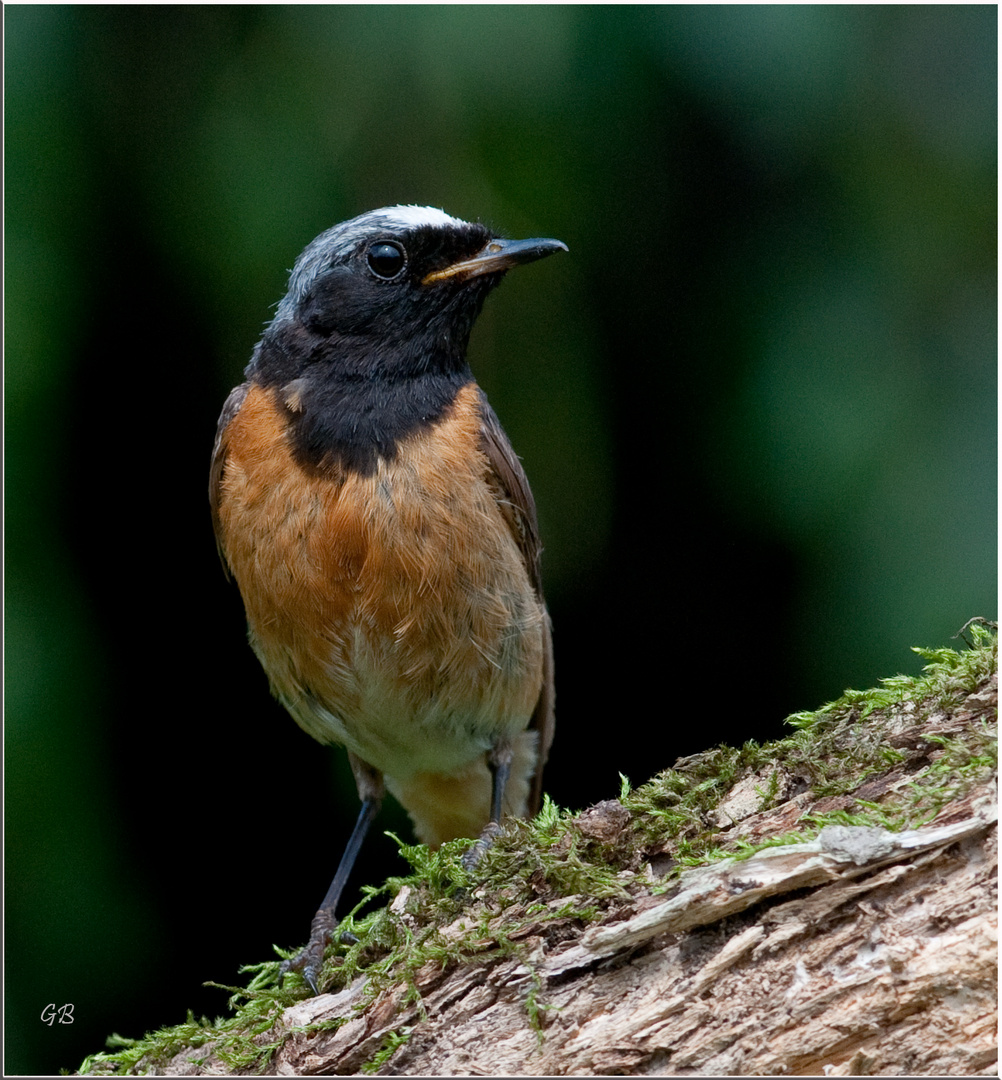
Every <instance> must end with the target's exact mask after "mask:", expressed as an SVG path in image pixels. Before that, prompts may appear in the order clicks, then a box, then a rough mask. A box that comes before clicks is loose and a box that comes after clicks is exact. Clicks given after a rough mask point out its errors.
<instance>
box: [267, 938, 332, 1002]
mask: <svg viewBox="0 0 1002 1080" xmlns="http://www.w3.org/2000/svg"><path fill="white" fill-rule="evenodd" d="M326 947H327V941H326V940H322V939H320V940H318V939H317V938H310V941H309V944H308V945H306V947H305V948H303V949H301V950H300V951H299V952H298V953H296V955H295V956H293V957H291V958H290V959H288V960H283V961H282V963H281V965H280V967H279V969H278V985H279V986H281V985H282V981H283V980H284V979H285V976H286V975H288V973H289V972H290V971H294V972H296V974H298V975H302V977H303V978H304V979H305V980H306V982H307V983H308V984H309V987H310V989H311V990H312V991H313V994H314V996H316V995H318V994H319V993H320V988H319V986H318V985H317V978H318V976H319V975H320V969H321V967H322V966H323V962H324V950H325V949H326Z"/></svg>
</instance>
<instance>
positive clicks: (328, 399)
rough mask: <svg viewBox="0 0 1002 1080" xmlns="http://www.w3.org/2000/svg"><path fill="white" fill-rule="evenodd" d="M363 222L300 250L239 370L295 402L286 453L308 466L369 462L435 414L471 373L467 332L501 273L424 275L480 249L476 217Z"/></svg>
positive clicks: (484, 232) (365, 466) (482, 240)
mask: <svg viewBox="0 0 1002 1080" xmlns="http://www.w3.org/2000/svg"><path fill="white" fill-rule="evenodd" d="M366 217H375V215H366ZM364 224H366V218H362V219H356V221H355V222H348V223H346V224H345V225H343V226H337V227H336V228H335V229H332V230H331V231H330V232H328V233H325V234H323V236H321V237H318V238H317V240H315V241H314V242H313V244H311V245H310V246H309V247H308V248H307V249H306V250H305V251H304V252H303V255H302V256H301V257H300V259H299V261H298V262H297V264H296V268H295V269H294V270H293V274H292V277H291V279H290V287H289V292H288V294H287V295H286V297H285V298H284V299H283V301H282V303H281V304H280V305H279V309H278V313H277V315H276V317H275V319H274V320H273V322H272V323H271V325H270V326H269V327H268V329H267V331H266V333H265V335H264V338H263V339H262V341H261V342H260V343H259V344H258V346H257V349H256V350H255V352H254V357H253V359H252V361H251V364H250V366H249V367H248V370H247V374H248V376H249V377H252V378H254V379H256V380H257V381H259V382H261V383H263V384H264V385H266V386H274V387H276V388H278V391H279V396H280V398H281V397H282V395H283V393H284V394H285V398H284V399H287V400H288V401H289V402H290V403H291V402H294V405H295V407H294V408H292V407H290V413H289V423H290V430H291V431H292V432H293V438H294V443H295V447H296V451H297V456H299V457H300V460H301V462H302V463H303V464H309V465H312V466H314V467H320V468H326V467H328V466H330V465H332V464H335V463H336V464H339V465H341V466H344V467H350V468H356V469H362V470H366V471H368V470H369V469H371V468H373V467H374V466H375V461H376V457H377V455H382V456H384V457H392V455H393V454H394V452H395V447H396V443H397V441H398V440H399V439H400V438H402V437H403V436H404V435H406V434H408V433H409V432H411V431H413V430H414V429H415V428H416V427H417V426H418V425H420V424H423V423H432V422H434V421H435V420H436V419H438V418H439V417H440V416H441V415H442V414H443V412H444V411H445V410H446V409H447V408H448V406H449V405H450V404H451V402H452V400H453V398H454V397H455V394H456V391H457V390H458V389H459V387H460V386H462V385H464V384H465V383H467V382H470V381H471V380H472V374H471V373H470V370H469V367H468V366H467V362H466V348H467V344H468V342H469V337H470V331H471V330H472V328H473V324H474V322H475V321H476V317H477V315H478V314H479V313H480V309H481V307H482V305H483V302H484V299H485V298H486V296H487V294H488V293H489V292H490V291H491V289H492V288H493V287H494V286H495V285H497V284H498V282H499V281H500V280H501V278H502V277H503V275H504V270H503V269H500V270H497V271H495V272H492V273H485V274H480V275H478V276H473V277H463V276H462V275H456V276H455V277H448V278H441V279H438V280H435V281H431V282H427V281H426V278H427V277H428V276H429V275H430V274H434V273H435V272H436V271H441V270H443V269H445V268H446V267H450V266H453V265H455V264H456V263H461V262H464V261H465V260H468V259H470V258H472V257H474V256H476V255H477V254H478V253H479V252H481V251H482V250H483V249H484V247H485V245H487V244H488V243H489V242H490V241H491V240H492V239H493V236H492V234H491V233H490V232H489V230H488V229H486V228H485V227H484V226H483V225H478V224H468V223H465V222H458V221H457V222H455V225H449V226H448V227H445V226H442V225H438V224H436V225H423V224H418V225H415V226H411V227H409V228H402V227H400V226H399V225H398V226H396V227H394V225H393V224H392V223H386V222H379V221H376V222H373V223H372V225H370V226H369V227H367V228H363V225H364ZM293 384H294V386H293Z"/></svg>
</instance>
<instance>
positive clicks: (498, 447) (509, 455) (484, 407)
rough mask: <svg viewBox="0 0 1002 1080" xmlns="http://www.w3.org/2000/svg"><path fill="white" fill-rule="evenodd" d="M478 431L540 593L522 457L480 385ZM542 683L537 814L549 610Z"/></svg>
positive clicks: (546, 728)
mask: <svg viewBox="0 0 1002 1080" xmlns="http://www.w3.org/2000/svg"><path fill="white" fill-rule="evenodd" d="M480 415H481V435H482V442H483V450H484V452H485V453H486V454H487V459H488V461H490V464H491V469H492V471H493V479H494V483H495V489H496V493H497V500H498V506H499V507H500V509H501V512H502V513H503V514H504V516H505V519H506V521H507V522H508V527H509V528H510V529H511V532H512V536H514V537H515V541H516V542H517V544H518V546H519V550H520V551H521V552H522V558H523V559H524V560H525V567H526V569H527V570H528V571H529V580H530V581H531V582H532V586H533V588H534V589H535V590H536V595H537V596H538V597H539V598H540V600H542V599H543V586H542V580H541V577H540V569H539V556H540V554H541V552H542V550H543V549H542V546H541V544H540V542H539V523H538V522H537V520H536V503H535V500H534V499H533V497H532V491H531V490H530V489H529V481H528V479H527V478H526V475H525V470H524V469H523V468H522V463H521V462H520V461H519V460H518V457H517V455H516V454H515V451H514V450H513V449H512V446H511V443H510V442H509V441H508V436H507V435H505V433H504V429H503V428H502V427H501V422H500V421H499V420H498V418H497V416H495V414H494V410H493V409H492V408H491V407H490V405H489V404H488V403H487V398H486V396H485V395H484V393H483V391H481V393H480ZM543 649H544V657H543V688H542V690H541V691H540V694H539V701H537V702H536V708H535V711H534V712H533V714H532V719H531V720H530V721H529V727H530V728H534V729H535V730H536V731H538V732H539V757H538V759H537V762H536V775H535V776H534V777H533V781H532V786H531V788H530V790H529V804H528V812H529V813H530V814H535V813H536V812H537V811H538V809H539V803H540V799H541V797H542V791H543V766H544V765H545V764H546V758H547V756H548V754H549V752H550V744H551V743H552V742H553V729H554V724H555V718H554V712H553V704H554V689H553V638H552V635H551V632H550V620H549V615H547V617H546V627H545V632H544V641H543Z"/></svg>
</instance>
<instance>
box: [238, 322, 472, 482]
mask: <svg viewBox="0 0 1002 1080" xmlns="http://www.w3.org/2000/svg"><path fill="white" fill-rule="evenodd" d="M296 344H297V345H299V346H302V345H303V344H305V343H304V342H302V341H300V342H297V343H296ZM464 344H465V343H464ZM289 345H290V343H289V342H285V341H282V340H280V339H276V338H275V337H272V336H270V335H266V337H265V339H264V340H263V341H262V342H261V343H260V344H259V345H258V348H257V350H256V351H255V357H254V361H253V362H252V364H251V369H249V371H248V374H251V375H252V377H253V378H255V379H256V380H257V381H258V382H260V383H262V385H265V386H268V387H270V388H274V389H275V390H276V391H277V395H278V401H279V404H280V405H281V406H282V407H283V408H284V409H285V410H286V418H287V422H288V430H289V435H290V439H291V445H292V452H293V456H294V457H295V458H296V460H297V462H298V463H299V464H300V465H301V466H302V467H303V468H305V469H307V470H309V471H311V472H324V473H330V472H332V471H334V472H338V471H345V472H357V473H361V474H363V475H370V474H371V473H373V472H374V471H375V469H376V465H377V461H378V459H379V458H380V457H382V458H384V459H386V460H392V459H393V458H394V456H395V455H396V453H397V447H398V444H399V443H400V441H401V440H402V439H405V438H406V437H407V436H409V435H412V434H414V433H415V432H416V431H419V430H420V429H421V428H422V427H426V426H430V425H433V424H436V423H438V422H439V421H440V420H441V419H442V418H443V417H444V416H445V415H446V413H447V412H448V411H449V409H450V408H451V407H452V403H453V401H454V400H455V398H456V394H457V393H458V392H459V390H460V389H462V387H464V386H466V385H468V384H469V383H471V382H473V373H472V372H471V371H470V368H469V366H468V364H467V363H466V360H465V357H464V356H456V355H451V356H442V355H438V356H435V357H424V358H421V357H417V358H415V360H414V361H413V362H408V363H404V364H401V365H396V364H393V365H387V364H385V363H380V364H372V363H371V362H364V360H363V359H362V358H359V359H360V362H358V363H350V364H346V363H345V357H344V354H343V352H342V353H341V354H340V355H339V356H338V358H337V361H336V362H334V361H333V360H328V359H327V357H326V356H324V353H326V352H328V350H331V349H332V348H334V345H333V343H332V342H330V341H327V342H325V347H323V348H321V349H320V350H317V352H318V353H319V355H318V354H317V353H314V355H313V356H311V361H310V362H309V363H307V364H306V365H303V364H302V363H298V364H295V365H293V364H290V363H288V360H289V357H288V355H287V349H288V347H289ZM296 351H297V352H298V351H299V350H298V349H297V350H296ZM463 352H465V349H464V350H463ZM283 354H284V358H285V360H286V362H284V363H283ZM300 355H301V354H300Z"/></svg>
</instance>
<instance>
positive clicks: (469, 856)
mask: <svg viewBox="0 0 1002 1080" xmlns="http://www.w3.org/2000/svg"><path fill="white" fill-rule="evenodd" d="M500 835H501V826H500V825H499V824H498V823H497V822H496V821H489V822H488V823H487V824H486V825H485V826H484V831H483V832H482V833H481V834H480V837H479V839H477V840H476V841H475V842H474V843H473V845H472V846H471V847H470V850H469V851H467V852H466V854H465V855H464V856H463V857H462V859H460V864H461V865H462V867H463V869H464V870H465V871H466V872H467V873H468V874H472V873H473V871H474V870H476V868H477V863H479V862H480V860H481V859H482V858H483V857H484V855H485V854H486V852H487V850H488V849H489V848H490V847H491V846H492V845H493V843H494V841H495V840H496V839H497V838H498V837H499V836H500Z"/></svg>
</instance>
